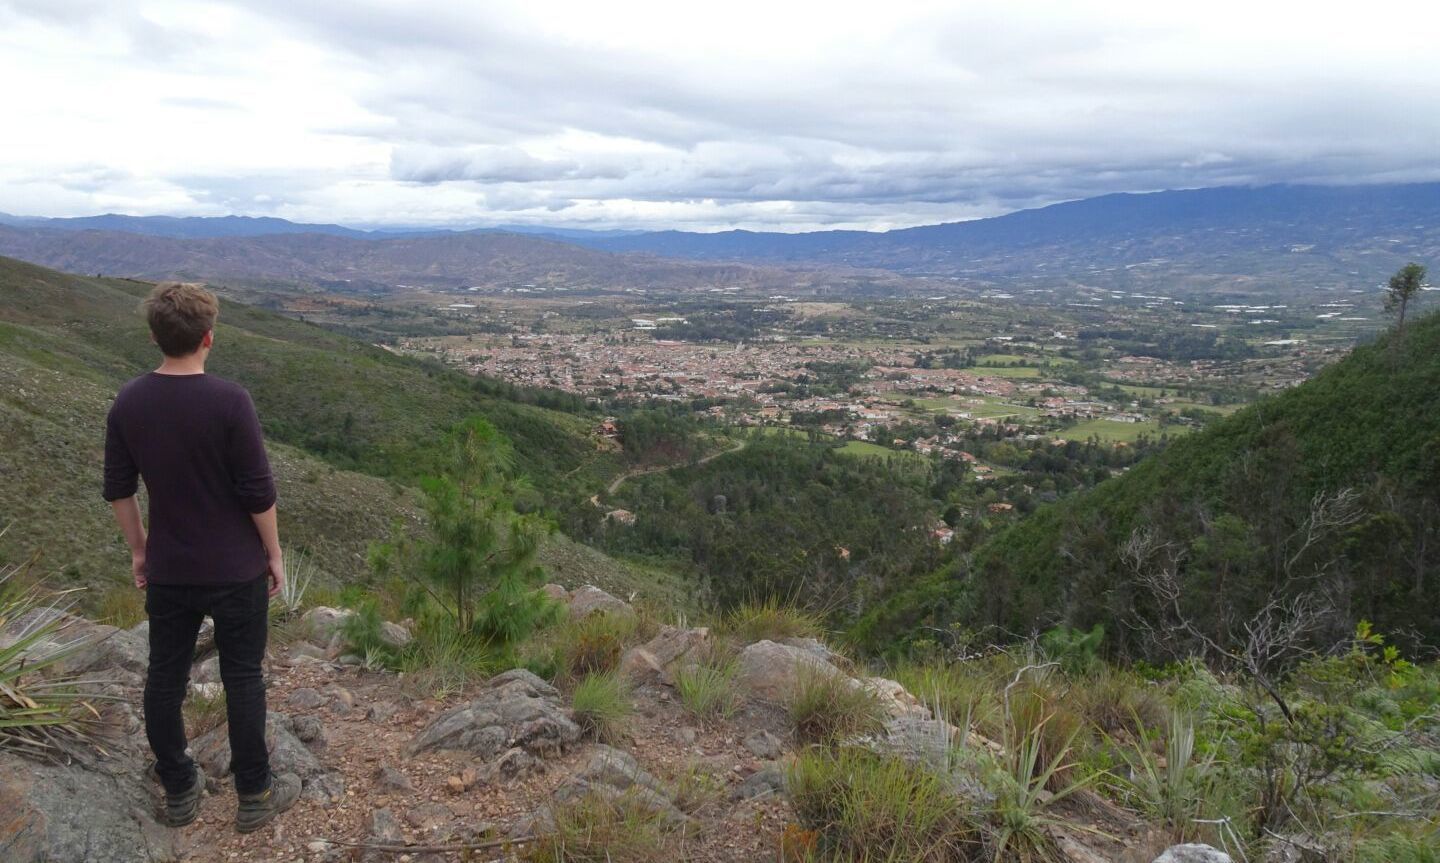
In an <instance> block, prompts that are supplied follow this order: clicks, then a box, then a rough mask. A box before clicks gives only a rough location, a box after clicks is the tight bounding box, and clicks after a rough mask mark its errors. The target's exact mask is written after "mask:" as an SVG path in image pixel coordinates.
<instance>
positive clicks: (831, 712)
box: [787, 671, 885, 743]
mask: <svg viewBox="0 0 1440 863" xmlns="http://www.w3.org/2000/svg"><path fill="white" fill-rule="evenodd" d="M787 706H788V709H789V714H790V722H791V725H792V727H793V728H794V730H795V736H796V737H797V738H798V739H800V740H803V741H808V742H812V743H830V742H836V741H839V740H842V739H844V738H846V737H852V736H854V735H857V734H867V733H871V732H875V731H878V730H879V729H880V728H881V727H883V725H884V718H885V712H884V710H883V709H882V708H881V705H880V701H879V699H877V698H876V697H875V696H874V694H872V693H871V692H869V691H868V690H865V689H862V688H861V687H859V686H857V685H855V683H854V681H852V680H851V679H850V678H849V677H846V676H844V675H842V674H833V673H832V674H824V673H821V672H819V671H807V672H805V673H802V674H801V675H800V677H799V680H798V681H797V682H796V686H795V692H794V693H793V695H792V696H791V698H790V702H789V704H788V705H787Z"/></svg>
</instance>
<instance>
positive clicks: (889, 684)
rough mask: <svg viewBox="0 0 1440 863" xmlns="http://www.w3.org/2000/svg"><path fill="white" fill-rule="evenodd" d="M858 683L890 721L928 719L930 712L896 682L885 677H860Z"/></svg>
mask: <svg viewBox="0 0 1440 863" xmlns="http://www.w3.org/2000/svg"><path fill="white" fill-rule="evenodd" d="M859 683H860V686H861V687H863V688H864V689H865V690H866V691H867V692H869V693H870V694H871V695H873V696H875V699H876V700H877V701H879V702H880V706H881V708H882V709H884V711H885V714H886V715H887V716H889V717H890V718H891V719H901V718H906V717H914V718H918V719H929V718H930V710H929V709H928V708H927V707H925V705H923V704H921V703H920V699H918V698H916V697H915V696H913V695H911V694H910V692H909V690H907V689H906V688H905V687H904V686H901V685H900V683H899V682H897V681H894V680H890V679H888V678H885V677H862V678H860V680H859Z"/></svg>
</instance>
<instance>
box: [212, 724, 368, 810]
mask: <svg viewBox="0 0 1440 863" xmlns="http://www.w3.org/2000/svg"><path fill="white" fill-rule="evenodd" d="M300 730H301V733H303V734H305V735H306V736H310V735H311V729H308V728H306V727H303V726H302V727H301V729H300ZM265 744H266V747H267V748H268V749H269V750H270V769H271V771H272V772H274V773H294V774H295V775H296V776H299V777H300V780H301V783H302V789H303V793H304V795H305V797H306V799H309V800H316V801H320V802H327V803H328V802H334V801H336V800H338V799H340V798H341V797H343V796H344V794H345V783H344V779H343V778H342V777H341V776H340V774H339V773H335V772H332V771H330V770H327V769H326V768H325V765H323V764H322V763H321V762H320V759H319V758H317V757H316V756H315V753H314V752H312V751H311V750H310V748H309V747H308V746H306V745H305V743H304V741H302V740H301V739H300V736H299V735H298V734H296V731H295V724H294V722H293V721H292V720H291V718H290V717H289V716H286V715H285V714H283V713H275V712H273V711H272V712H270V713H268V714H267V715H266V716H265ZM191 750H192V751H193V753H194V758H195V761H196V762H197V763H198V764H199V765H200V766H201V767H202V768H204V770H205V773H206V774H207V775H208V776H210V777H211V778H212V779H223V778H225V777H226V776H229V775H230V737H229V727H228V725H226V724H224V723H222V724H221V725H220V726H218V727H216V728H213V729H211V730H210V731H207V732H205V733H204V734H202V735H200V736H199V737H197V738H196V739H195V740H193V741H191Z"/></svg>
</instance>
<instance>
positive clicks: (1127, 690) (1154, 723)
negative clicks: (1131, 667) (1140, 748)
mask: <svg viewBox="0 0 1440 863" xmlns="http://www.w3.org/2000/svg"><path fill="white" fill-rule="evenodd" d="M1069 697H1070V699H1071V701H1072V703H1073V704H1074V705H1075V708H1076V710H1077V711H1078V712H1079V713H1080V714H1081V715H1083V716H1084V717H1085V718H1086V719H1088V720H1089V721H1090V722H1091V724H1093V725H1094V726H1095V727H1096V728H1098V729H1100V730H1101V731H1103V732H1104V733H1106V734H1110V735H1114V734H1117V733H1119V732H1121V731H1125V732H1128V733H1129V734H1132V735H1136V736H1138V735H1140V734H1142V733H1143V732H1144V731H1145V730H1146V729H1153V728H1160V727H1161V726H1163V725H1164V724H1165V723H1166V722H1167V721H1168V717H1169V714H1168V713H1167V711H1166V709H1165V703H1164V702H1163V701H1162V700H1161V699H1160V698H1159V697H1158V696H1157V695H1156V694H1155V693H1154V691H1153V690H1152V688H1151V687H1150V686H1149V685H1148V684H1146V683H1145V682H1144V681H1141V680H1140V679H1139V678H1137V677H1135V676H1134V675H1131V674H1127V673H1125V672H1123V671H1117V670H1115V669H1113V668H1108V667H1105V668H1100V669H1099V670H1097V671H1095V672H1094V673H1092V674H1090V675H1087V676H1086V677H1084V678H1083V679H1082V680H1080V681H1078V682H1077V683H1076V684H1075V685H1074V686H1072V687H1071V689H1070V692H1069Z"/></svg>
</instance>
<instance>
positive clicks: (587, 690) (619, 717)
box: [570, 671, 635, 743]
mask: <svg viewBox="0 0 1440 863" xmlns="http://www.w3.org/2000/svg"><path fill="white" fill-rule="evenodd" d="M570 701H571V706H572V708H573V709H574V712H575V722H576V723H577V724H579V726H580V727H581V729H583V730H584V731H585V732H586V733H587V734H589V735H591V736H592V737H594V738H595V739H596V740H600V741H604V742H606V743H613V742H616V741H618V740H620V739H621V738H622V737H623V736H624V730H625V720H627V719H629V718H630V716H631V715H632V714H633V713H634V712H635V708H634V705H633V704H631V701H630V684H629V682H628V681H626V680H625V678H623V677H621V676H620V675H619V674H616V673H615V672H613V671H604V672H598V673H595V674H590V675H588V676H586V677H585V678H583V679H581V681H580V682H579V683H578V684H576V685H575V692H574V693H573V694H572V695H571V696H570Z"/></svg>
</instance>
